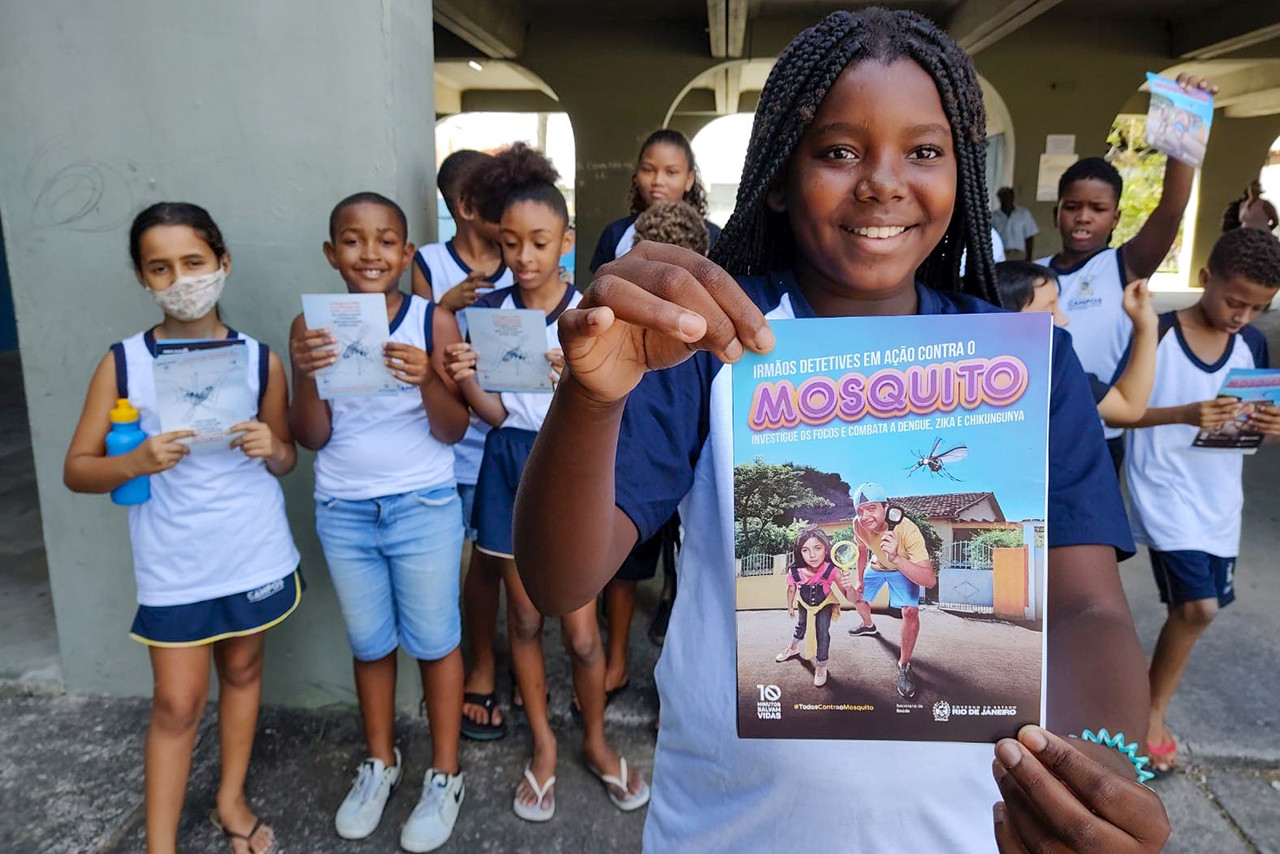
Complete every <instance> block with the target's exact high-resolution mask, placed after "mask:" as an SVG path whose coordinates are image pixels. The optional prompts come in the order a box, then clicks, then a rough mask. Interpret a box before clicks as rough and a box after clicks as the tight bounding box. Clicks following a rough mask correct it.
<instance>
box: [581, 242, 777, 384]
mask: <svg viewBox="0 0 1280 854" xmlns="http://www.w3.org/2000/svg"><path fill="white" fill-rule="evenodd" d="M560 343H561V345H562V346H563V347H564V353H565V361H566V362H567V363H568V366H569V368H570V371H571V373H572V375H573V377H574V379H575V380H576V381H577V382H578V383H579V384H580V385H581V386H582V387H583V389H584V390H585V391H586V392H587V393H588V394H589V395H590V396H592V397H594V398H596V399H597V400H598V401H600V402H605V403H614V402H617V401H619V400H621V399H623V398H624V397H626V396H627V395H628V394H630V392H631V390H632V389H634V388H635V387H636V385H637V384H638V383H639V382H640V378H641V377H643V376H644V374H645V372H646V371H652V370H660V369H662V368H669V367H672V366H673V365H678V364H680V363H681V362H683V361H684V360H685V359H687V358H689V356H690V354H691V353H692V352H693V351H694V350H709V351H711V352H712V353H714V354H715V355H716V356H718V357H719V358H720V359H722V360H723V361H726V362H733V361H736V360H737V359H738V358H739V357H740V356H741V355H742V353H743V349H744V347H750V348H751V349H753V350H755V351H756V352H759V353H764V352H768V351H769V350H771V349H772V348H773V343H774V338H773V332H772V331H770V329H769V325H768V324H767V323H766V322H765V319H764V315H763V314H761V313H760V309H758V308H756V306H755V305H754V304H753V303H752V302H751V300H750V299H748V298H747V295H746V294H745V293H743V291H742V289H741V288H739V287H738V284H737V282H735V281H734V280H733V277H732V276H730V275H729V274H728V273H726V272H725V271H724V270H722V269H721V268H720V267H718V266H716V265H715V264H713V263H712V262H710V261H708V260H707V259H706V258H704V257H703V256H701V255H699V254H698V253H696V252H693V251H691V250H688V249H684V248H682V247H679V246H672V245H669V244H664V243H650V242H642V243H639V244H637V245H636V247H635V248H634V249H632V250H631V251H630V252H628V253H627V254H626V255H623V256H622V257H621V258H619V259H618V260H616V261H612V262H610V263H608V264H605V265H604V266H603V267H601V268H600V269H599V270H598V271H597V272H596V277H595V279H594V280H593V281H592V283H591V286H590V287H589V288H588V289H587V292H586V295H585V296H584V297H583V299H582V303H581V304H580V306H579V307H578V308H577V309H572V310H569V311H566V312H565V313H564V314H562V315H561V316H560Z"/></svg>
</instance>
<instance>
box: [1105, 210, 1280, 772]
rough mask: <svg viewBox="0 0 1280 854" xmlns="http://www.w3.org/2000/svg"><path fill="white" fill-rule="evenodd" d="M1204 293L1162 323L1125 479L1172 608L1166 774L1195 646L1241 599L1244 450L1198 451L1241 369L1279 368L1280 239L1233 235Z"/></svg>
mask: <svg viewBox="0 0 1280 854" xmlns="http://www.w3.org/2000/svg"><path fill="white" fill-rule="evenodd" d="M1200 284H1201V285H1202V286H1203V288H1204V294H1203V295H1202V296H1201V297H1200V301H1199V302H1197V303H1196V304H1195V305H1193V306H1190V307H1189V308H1184V309H1182V310H1181V311H1174V312H1169V313H1168V314H1164V315H1161V316H1160V343H1159V344H1158V345H1157V347H1156V379H1155V385H1154V386H1153V387H1152V389H1151V401H1150V403H1149V404H1148V409H1147V411H1146V414H1145V415H1143V416H1142V419H1141V420H1139V421H1138V423H1137V424H1136V425H1135V426H1136V427H1140V428H1145V429H1135V430H1132V431H1130V433H1129V438H1128V443H1129V444H1128V459H1127V461H1126V469H1127V471H1126V474H1127V477H1128V479H1129V494H1130V497H1131V499H1132V505H1133V513H1132V514H1131V517H1130V518H1131V521H1132V523H1133V534H1134V539H1136V540H1137V541H1138V542H1139V543H1143V544H1145V545H1146V546H1148V548H1149V549H1150V552H1151V568H1152V570H1153V571H1154V572H1155V576H1156V585H1157V586H1158V587H1159V588H1160V600H1161V601H1162V602H1164V603H1165V604H1166V605H1167V606H1168V609H1169V616H1168V619H1167V620H1166V621H1165V624H1164V628H1163V629H1162V630H1161V631H1160V640H1159V641H1158V642H1157V643H1156V648H1155V652H1154V654H1153V655H1152V658H1151V672H1150V678H1151V713H1150V723H1149V728H1148V730H1147V733H1148V734H1147V740H1148V741H1147V750H1148V752H1149V753H1150V755H1151V760H1152V763H1153V767H1154V769H1155V771H1156V772H1157V773H1159V772H1168V771H1171V770H1173V768H1174V767H1176V765H1177V744H1176V742H1175V741H1174V739H1173V736H1172V735H1171V734H1170V732H1169V729H1168V727H1167V726H1166V724H1165V713H1166V712H1167V711H1168V709H1169V704H1170V702H1171V701H1172V699H1173V693H1174V691H1175V690H1177V687H1178V682H1179V681H1180V680H1181V679H1182V671H1183V669H1184V668H1185V667H1186V666H1187V661H1188V659H1190V657H1191V647H1192V645H1193V644H1194V643H1195V642H1196V640H1197V639H1198V638H1199V637H1200V634H1201V633H1202V632H1203V631H1204V630H1205V628H1207V627H1208V625H1209V623H1210V622H1212V621H1213V618H1214V617H1215V616H1216V615H1217V613H1218V609H1219V608H1223V607H1226V606H1227V605H1229V604H1231V602H1232V601H1233V600H1234V599H1235V589H1234V574H1235V563H1236V555H1237V554H1239V551H1240V517H1241V515H1242V512H1243V508H1244V491H1243V486H1242V480H1241V479H1242V477H1243V456H1242V454H1241V453H1240V452H1238V451H1237V452H1234V453H1233V452H1230V451H1213V450H1205V449H1202V448H1194V447H1192V442H1193V441H1195V439H1196V434H1197V433H1198V432H1199V431H1200V430H1202V429H1212V428H1214V427H1217V426H1219V425H1222V424H1224V423H1226V422H1228V421H1230V420H1232V419H1234V418H1235V417H1236V415H1237V409H1238V408H1239V407H1240V406H1241V404H1240V401H1239V399H1238V398H1234V397H1223V396H1219V390H1220V389H1221V388H1222V383H1223V380H1224V379H1225V378H1226V376H1227V374H1228V373H1229V372H1230V371H1231V370H1232V369H1240V368H1243V369H1246V370H1250V369H1258V368H1268V367H1270V364H1269V356H1268V352H1267V339H1266V338H1265V337H1264V336H1263V334H1262V333H1261V332H1260V331H1258V329H1256V328H1255V327H1253V326H1250V325H1249V323H1250V321H1252V320H1253V319H1254V318H1255V317H1257V316H1258V314H1260V313H1261V312H1262V311H1264V310H1266V308H1267V306H1269V305H1270V304H1271V301H1272V300H1273V299H1274V298H1275V295H1276V291H1277V289H1280V240H1277V239H1276V238H1275V237H1273V236H1272V235H1270V234H1268V233H1267V232H1265V231H1261V230H1258V229H1253V228H1242V229H1236V230H1234V231H1228V232H1227V233H1226V234H1224V235H1222V237H1220V238H1219V239H1218V242H1217V243H1216V244H1215V245H1214V247H1213V251H1212V252H1211V253H1210V254H1209V262H1208V266H1207V269H1204V270H1201V271H1200ZM1247 423H1248V429H1249V430H1251V431H1252V432H1255V433H1260V434H1262V435H1263V436H1265V437H1266V440H1267V441H1271V442H1274V441H1275V440H1276V437H1277V436H1280V410H1277V409H1276V408H1275V407H1274V406H1255V407H1254V411H1253V412H1252V413H1251V414H1250V415H1249V416H1248V422H1247Z"/></svg>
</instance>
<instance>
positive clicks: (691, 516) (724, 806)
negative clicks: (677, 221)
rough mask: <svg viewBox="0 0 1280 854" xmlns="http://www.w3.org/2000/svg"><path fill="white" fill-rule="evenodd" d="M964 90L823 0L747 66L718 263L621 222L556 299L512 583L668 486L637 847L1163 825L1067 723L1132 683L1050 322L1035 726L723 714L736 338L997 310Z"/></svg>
mask: <svg viewBox="0 0 1280 854" xmlns="http://www.w3.org/2000/svg"><path fill="white" fill-rule="evenodd" d="M981 91H982V90H981V87H980V86H979V84H978V79H977V74H976V72H975V71H974V69H973V65H972V63H971V61H970V60H969V58H968V57H967V56H966V55H965V54H964V52H963V51H962V50H961V49H960V48H959V47H958V46H957V45H956V44H955V43H954V42H953V41H952V40H951V39H950V38H949V37H948V36H946V35H945V34H944V33H942V32H941V31H940V30H938V29H937V27H936V26H935V25H933V24H932V23H930V22H929V21H928V20H926V19H925V18H923V17H921V16H919V15H916V14H914V13H910V12H904V11H888V10H884V9H878V8H872V9H866V10H860V11H857V12H847V11H842V12H836V13H833V14H831V15H829V16H828V17H827V18H825V19H824V20H823V21H822V22H821V23H820V24H818V25H816V26H815V27H812V28H810V29H808V30H806V31H804V32H803V33H802V34H800V35H799V36H798V37H797V38H796V40H795V41H793V42H792V44H791V45H790V46H789V47H788V48H787V49H785V50H784V51H783V52H782V54H781V55H780V56H779V58H778V62H777V64H776V65H775V66H774V68H773V70H772V72H771V73H770V77H769V80H768V82H767V83H766V84H765V87H764V90H763V91H762V92H761V98H760V106H759V108H758V111H757V114H756V119H755V125H754V128H753V131H752V138H751V142H750V144H749V145H748V153H747V157H746V161H745V164H744V167H743V175H744V179H743V183H742V187H741V189H740V190H739V195H738V204H737V208H736V210H735V212H734V215H733V218H732V219H730V221H729V223H728V225H727V226H726V227H725V230H724V233H723V234H722V235H721V237H720V240H719V241H718V242H717V244H716V246H715V248H714V249H713V250H712V258H711V260H712V261H713V262H715V263H714V264H709V263H707V260H706V259H704V258H702V257H701V256H698V255H695V254H694V253H692V252H688V251H687V250H683V249H681V248H679V247H672V246H663V245H661V244H649V243H645V244H642V245H641V246H639V247H637V248H636V249H634V250H632V252H631V253H629V254H628V255H626V256H624V257H622V258H619V259H618V260H617V261H615V262H613V263H610V264H607V265H605V266H603V267H601V268H600V269H599V270H598V271H597V273H596V277H595V279H594V281H593V282H592V284H591V286H590V288H589V289H588V291H587V293H586V295H585V296H584V298H583V301H582V304H581V306H579V308H577V309H574V310H571V311H567V312H565V315H564V317H563V318H562V319H561V322H560V335H561V341H562V346H563V347H564V353H565V363H566V368H565V372H564V378H563V380H562V381H561V383H560V388H559V389H558V390H557V393H556V396H555V399H554V400H553V402H552V405H551V409H550V411H549V412H548V415H547V418H546V422H545V424H544V425H543V429H542V431H541V432H540V433H539V435H538V439H537V442H536V443H535V445H534V448H533V450H532V452H531V454H530V456H529V460H528V464H527V467H526V476H525V481H524V483H523V485H522V488H521V490H520V496H519V503H518V507H517V510H516V538H515V547H516V560H517V565H518V566H519V567H520V572H521V577H522V579H523V581H524V583H525V585H526V586H527V589H528V591H529V594H530V597H531V599H532V601H533V602H534V603H536V604H537V606H538V607H540V608H541V609H543V610H544V611H545V612H547V613H552V614H554V613H561V612H564V611H570V610H573V609H575V608H579V607H581V606H582V604H583V603H584V602H589V601H590V600H591V599H592V598H593V597H594V596H595V595H596V593H597V592H598V591H599V590H600V588H601V587H603V585H604V583H605V582H606V581H607V580H608V578H609V577H610V576H611V575H612V573H613V571H614V568H615V567H616V566H617V561H618V560H620V559H621V557H622V556H623V555H625V554H626V553H627V551H629V550H630V548H631V547H632V546H633V545H634V543H635V542H637V540H643V539H645V538H647V537H649V536H651V535H652V533H653V532H654V531H655V530H656V529H657V528H658V526H659V525H661V524H662V523H663V522H664V521H665V520H666V519H667V518H669V516H670V513H671V510H672V509H673V508H674V507H675V506H676V505H677V504H679V505H680V506H681V517H682V519H683V521H684V528H685V531H686V536H685V540H684V543H683V545H682V554H681V562H680V566H681V577H680V596H679V598H677V600H676V604H675V608H674V610H673V612H672V615H671V626H670V630H669V632H668V636H667V643H666V645H665V646H664V648H663V655H662V658H661V659H660V660H659V662H658V670H657V682H658V689H659V693H660V695H661V700H662V714H663V718H662V729H661V730H660V731H659V734H658V747H657V752H656V755H655V758H654V786H653V800H652V803H651V805H650V808H649V815H648V820H647V822H646V825H645V837H644V850H645V851H647V852H663V854H667V852H686V851H687V852H695V851H696V852H699V854H705V852H735V854H744V852H774V851H777V850H779V849H780V848H785V849H787V850H810V849H813V850H825V849H829V848H832V847H833V846H834V847H835V848H838V849H839V850H846V851H859V852H863V854H868V852H870V854H880V852H883V854H899V852H903V851H930V852H933V851H948V852H966V854H968V853H969V852H972V854H978V853H979V852H983V854H986V852H991V851H994V850H997V849H999V850H1000V851H1002V852H1010V854H1012V852H1024V851H1028V850H1030V851H1036V850H1040V851H1047V850H1055V851H1081V852H1083V851H1108V852H1121V851H1125V852H1151V854H1154V852H1156V851H1158V850H1159V849H1160V848H1161V846H1162V845H1163V843H1164V840H1165V839H1166V838H1167V836H1168V819H1167V817H1166V816H1165V814H1164V809H1163V807H1162V805H1161V803H1160V799H1159V798H1158V797H1157V796H1156V795H1155V794H1154V793H1152V792H1150V791H1149V790H1147V789H1146V788H1144V787H1143V786H1141V785H1140V784H1139V782H1138V779H1137V778H1138V776H1139V770H1140V769H1139V768H1138V767H1137V765H1136V764H1135V763H1134V762H1131V761H1130V759H1129V757H1128V755H1127V754H1126V753H1124V752H1122V751H1121V750H1117V749H1113V748H1111V747H1108V746H1103V745H1099V744H1095V743H1091V742H1090V741H1088V740H1086V738H1087V735H1086V733H1085V731H1086V730H1089V732H1090V733H1092V732H1093V731H1094V730H1096V729H1098V728H1101V727H1107V728H1108V730H1109V731H1111V732H1116V731H1120V732H1123V733H1125V734H1126V735H1125V738H1126V740H1128V739H1132V738H1133V737H1134V735H1135V734H1137V735H1138V739H1139V741H1140V740H1141V733H1142V729H1143V723H1144V721H1145V719H1146V712H1147V703H1146V688H1145V685H1144V684H1143V681H1142V680H1143V659H1142V650H1141V647H1140V645H1139V644H1138V641H1137V637H1136V635H1135V633H1134V630H1133V625H1132V621H1131V619H1130V616H1129V610H1128V606H1127V604H1126V602H1125V599H1124V592H1123V590H1122V588H1121V586H1120V581H1119V573H1118V571H1117V568H1116V561H1115V552H1116V550H1117V549H1121V550H1131V549H1132V538H1131V535H1130V533H1129V531H1128V526H1127V525H1126V523H1125V515H1124V508H1123V505H1122V504H1121V501H1120V494H1119V488H1118V486H1117V483H1116V478H1115V473H1114V471H1113V469H1112V467H1111V465H1110V464H1109V459H1108V457H1107V452H1106V447H1105V445H1104V443H1103V440H1102V435H1101V426H1100V423H1099V421H1098V417H1097V413H1096V410H1095V409H1094V406H1093V401H1092V399H1091V397H1090V394H1089V389H1088V384H1087V383H1086V381H1085V378H1084V373H1083V371H1082V370H1081V369H1080V364H1079V361H1078V359H1077V358H1076V356H1075V354H1074V353H1073V351H1072V349H1071V347H1070V343H1069V338H1068V333H1066V332H1064V331H1061V330H1058V331H1057V332H1055V334H1054V338H1055V344H1054V347H1053V364H1052V369H1051V370H1052V377H1051V392H1050V408H1051V417H1050V420H1049V437H1048V454H1049V479H1048V502H1049V503H1048V507H1049V513H1048V524H1049V542H1050V543H1051V546H1050V549H1049V557H1048V565H1049V569H1048V576H1049V585H1050V592H1049V595H1048V602H1049V603H1050V605H1049V609H1050V610H1049V613H1048V615H1047V620H1048V623H1049V625H1050V626H1051V627H1052V629H1051V631H1050V633H1049V635H1048V643H1049V653H1048V655H1049V661H1050V662H1052V666H1051V668H1050V674H1049V683H1048V690H1047V703H1048V716H1047V725H1048V728H1040V727H1035V726H1028V727H1024V728H1023V729H1022V730H1021V731H1020V732H1019V733H1018V737H1017V739H1013V738H1006V739H1002V740H1001V741H1000V742H999V743H998V744H997V745H996V746H995V751H994V757H993V751H992V748H991V746H990V745H981V744H940V743H936V742H929V743H923V742H922V743H912V742H884V741H856V740H850V741H804V740H786V741H775V740H769V739H740V738H738V737H737V734H736V726H735V719H736V715H737V708H738V698H739V694H738V687H737V679H736V676H737V668H736V664H735V660H736V645H735V640H734V637H735V629H734V614H735V611H734V583H733V570H732V567H733V527H732V524H731V523H732V519H733V509H732V499H733V494H732V484H733V478H732V468H731V466H732V455H731V453H729V449H730V448H731V447H732V438H731V436H732V425H731V416H732V412H731V406H730V394H729V392H730V388H731V379H732V377H731V372H732V367H731V365H732V363H733V362H735V361H736V360H737V359H738V358H739V357H740V356H741V355H742V353H743V352H744V350H745V349H747V348H750V349H751V350H753V351H755V352H760V353H763V352H768V351H770V350H771V349H772V347H773V344H774V338H773V334H772V332H771V331H770V329H769V326H768V322H769V321H770V320H772V319H775V318H777V319H783V318H804V317H814V316H840V315H861V316H880V315H910V314H957V313H971V312H992V311H998V310H999V309H997V308H996V307H995V306H994V305H992V302H994V301H995V300H996V299H998V297H997V294H996V290H995V281H994V279H995V276H994V271H993V263H992V260H991V250H990V239H989V235H990V229H991V225H990V214H989V212H988V210H987V204H986V202H987V194H986V188H985V187H984V178H983V170H984V161H985V155H984V140H985V131H984V125H985V115H984V110H983V105H982V94H981ZM965 248H967V249H968V251H969V266H968V274H967V276H966V278H965V279H963V280H959V279H958V277H957V275H956V271H957V269H958V264H959V255H960V253H961V251H962V250H963V249H965ZM734 275H736V276H737V278H736V279H735V278H734ZM784 702H785V700H784ZM1069 734H1079V735H1082V736H1086V738H1081V739H1080V740H1069V739H1068V738H1067V736H1068V735H1069ZM1126 746H1127V745H1126ZM993 758H994V759H995V760H996V761H995V762H994V764H993V762H992V760H993ZM815 768H822V769H823V775H824V778H823V779H824V785H825V786H827V787H828V788H831V789H832V790H833V791H834V790H839V791H840V792H841V793H842V795H843V796H844V797H845V799H846V800H847V801H848V802H849V803H852V804H856V805H857V808H856V817H855V818H854V819H851V817H850V816H851V814H850V813H848V811H840V810H834V811H831V810H813V809H803V808H802V806H801V805H800V802H798V801H797V800H796V798H795V793H796V792H804V791H809V790H810V789H811V788H812V785H813V783H812V777H813V769H815Z"/></svg>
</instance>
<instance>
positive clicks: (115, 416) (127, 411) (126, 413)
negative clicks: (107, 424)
mask: <svg viewBox="0 0 1280 854" xmlns="http://www.w3.org/2000/svg"><path fill="white" fill-rule="evenodd" d="M137 420H138V410H136V409H134V408H133V405H132V404H131V403H129V400H128V398H124V397H121V398H118V399H117V400H116V408H115V409H113V410H111V423H112V424H128V423H129V422H130V421H137Z"/></svg>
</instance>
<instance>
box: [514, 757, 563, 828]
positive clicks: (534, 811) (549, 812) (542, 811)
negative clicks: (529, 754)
mask: <svg viewBox="0 0 1280 854" xmlns="http://www.w3.org/2000/svg"><path fill="white" fill-rule="evenodd" d="M529 766H530V763H528V762H526V763H524V779H525V782H526V783H528V784H529V788H530V789H532V790H533V796H534V797H535V798H537V799H538V800H537V802H536V803H535V804H534V805H533V806H528V805H526V804H522V803H520V795H519V794H518V793H519V791H520V787H519V786H516V792H517V794H516V796H515V799H514V800H513V801H512V803H511V808H512V809H513V810H514V811H515V814H516V815H518V816H520V818H522V819H524V820H525V821H537V822H542V821H551V819H552V817H553V816H554V815H555V814H556V799H555V793H554V792H552V791H551V787H552V786H554V785H555V784H556V775H555V774H552V775H551V776H550V777H548V778H547V779H546V782H544V783H543V784H542V785H541V786H539V785H538V778H537V777H535V776H533V771H531V770H530V768H529ZM548 794H550V795H551V796H552V797H551V805H550V806H547V805H546V804H545V803H544V801H546V799H547V795H548Z"/></svg>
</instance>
